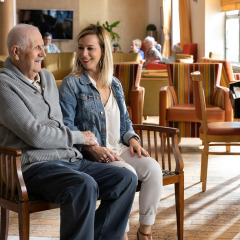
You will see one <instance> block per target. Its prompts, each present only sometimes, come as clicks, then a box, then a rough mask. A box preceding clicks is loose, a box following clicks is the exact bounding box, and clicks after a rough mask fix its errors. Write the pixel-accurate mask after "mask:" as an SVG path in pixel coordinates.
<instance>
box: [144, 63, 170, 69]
mask: <svg viewBox="0 0 240 240" xmlns="http://www.w3.org/2000/svg"><path fill="white" fill-rule="evenodd" d="M146 70H167V65H166V64H163V63H154V62H151V63H148V64H147V65H146Z"/></svg>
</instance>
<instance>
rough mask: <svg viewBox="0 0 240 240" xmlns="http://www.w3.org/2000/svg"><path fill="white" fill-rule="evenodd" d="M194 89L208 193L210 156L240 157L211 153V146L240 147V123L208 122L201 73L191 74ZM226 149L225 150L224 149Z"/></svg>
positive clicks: (216, 152)
mask: <svg viewBox="0 0 240 240" xmlns="http://www.w3.org/2000/svg"><path fill="white" fill-rule="evenodd" d="M191 77H192V80H193V88H194V98H195V111H196V116H197V118H198V119H199V120H200V121H201V127H200V128H199V135H200V139H201V140H202V146H201V148H200V150H201V155H202V156H201V177H200V180H201V181H202V191H206V185H207V167H208V155H209V154H213V155H240V152H230V151H228V150H229V149H230V148H226V151H223V152H219V151H214V150H213V151H211V149H210V148H209V147H211V146H226V147H227V146H240V122H208V121H207V113H206V103H205V101H206V99H205V94H204V89H203V77H202V75H201V73H200V72H199V71H196V72H193V73H191ZM224 149H225V148H224Z"/></svg>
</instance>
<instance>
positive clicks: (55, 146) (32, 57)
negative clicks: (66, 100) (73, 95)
mask: <svg viewBox="0 0 240 240" xmlns="http://www.w3.org/2000/svg"><path fill="white" fill-rule="evenodd" d="M7 47H8V51H9V57H8V58H7V60H6V61H5V63H4V66H5V67H4V68H3V69H2V72H1V73H0V112H1V114H0V145H1V146H6V147H12V148H18V149H21V151H22V158H21V162H22V170H23V175H24V180H25V183H26V186H27V190H28V193H29V194H32V195H37V196H40V197H43V198H45V199H46V200H48V201H50V202H53V203H59V204H60V208H61V209H60V214H61V226H60V239H61V240H83V239H84V240H85V239H86V240H92V239H104V240H112V239H114V240H115V239H116V240H117V239H119V240H121V239H122V237H123V234H124V231H125V227H126V224H127V220H128V217H129V213H130V209H131V206H132V202H133V199H134V194H135V189H136V184H137V179H136V176H135V175H134V174H133V173H132V172H131V171H129V170H127V169H125V168H119V167H114V166H110V165H109V164H106V163H99V162H92V161H88V160H86V159H83V157H82V154H81V152H79V151H78V149H77V148H76V147H74V145H75V144H78V147H79V146H80V147H79V148H81V146H82V145H94V144H97V143H96V137H95V136H94V135H93V134H92V133H90V132H88V131H87V132H80V131H70V130H69V129H68V128H67V127H65V126H64V124H63V122H62V113H61V110H60V106H59V97H58V90H57V86H56V83H55V80H54V78H53V75H52V74H51V73H49V72H48V71H47V70H44V69H42V70H41V62H42V60H43V58H44V57H45V52H44V49H43V40H42V36H41V34H40V32H39V31H38V29H37V28H36V27H34V26H31V25H27V24H19V25H17V26H15V27H14V28H13V29H12V30H11V31H10V32H9V34H8V37H7ZM97 199H100V200H101V204H100V206H99V207H98V209H97V210H96V212H95V209H96V201H97Z"/></svg>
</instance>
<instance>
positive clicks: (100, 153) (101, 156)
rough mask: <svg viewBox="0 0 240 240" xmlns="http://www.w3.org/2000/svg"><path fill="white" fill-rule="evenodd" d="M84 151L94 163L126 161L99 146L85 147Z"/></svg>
mask: <svg viewBox="0 0 240 240" xmlns="http://www.w3.org/2000/svg"><path fill="white" fill-rule="evenodd" d="M84 151H86V152H87V154H88V156H89V157H91V158H93V159H92V160H93V161H96V162H103V163H109V162H113V161H122V162H124V160H123V159H122V158H121V157H119V156H118V155H117V154H116V153H115V152H113V151H112V150H110V149H108V148H107V147H100V146H98V145H94V146H84Z"/></svg>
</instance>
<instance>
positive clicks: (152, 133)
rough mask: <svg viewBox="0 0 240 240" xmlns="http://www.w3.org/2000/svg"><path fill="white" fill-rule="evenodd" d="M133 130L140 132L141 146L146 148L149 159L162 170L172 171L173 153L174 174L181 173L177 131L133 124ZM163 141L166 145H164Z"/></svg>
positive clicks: (181, 163) (181, 162)
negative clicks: (154, 161) (172, 158)
mask: <svg viewBox="0 0 240 240" xmlns="http://www.w3.org/2000/svg"><path fill="white" fill-rule="evenodd" d="M133 129H134V130H135V131H138V132H140V134H139V136H140V138H141V145H142V146H143V147H145V148H146V150H147V151H148V153H149V154H150V156H151V157H153V158H154V159H156V160H157V161H158V162H159V163H160V165H161V167H162V169H163V170H165V171H172V165H171V153H173V156H174V160H175V164H174V165H175V166H174V167H175V169H174V172H175V173H176V174H182V173H183V167H184V164H183V159H182V156H181V153H180V150H179V147H178V133H179V130H178V129H176V128H170V127H162V126H155V125H145V124H144V125H142V124H133ZM143 131H144V132H146V133H147V134H145V133H143ZM158 139H159V140H160V142H159V141H158ZM165 140H166V144H164V142H165ZM159 146H160V148H159Z"/></svg>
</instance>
